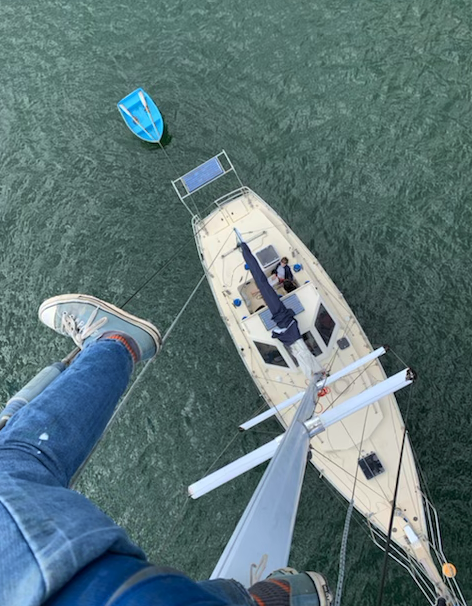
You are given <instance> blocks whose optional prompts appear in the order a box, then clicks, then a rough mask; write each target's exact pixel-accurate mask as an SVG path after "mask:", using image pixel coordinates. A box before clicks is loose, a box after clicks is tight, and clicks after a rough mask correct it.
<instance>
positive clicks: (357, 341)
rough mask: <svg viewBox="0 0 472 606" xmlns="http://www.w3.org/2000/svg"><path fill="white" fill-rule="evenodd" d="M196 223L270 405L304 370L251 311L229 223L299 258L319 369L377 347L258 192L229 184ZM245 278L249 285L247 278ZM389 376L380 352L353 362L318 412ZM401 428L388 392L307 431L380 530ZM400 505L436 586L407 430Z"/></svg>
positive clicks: (302, 320)
mask: <svg viewBox="0 0 472 606" xmlns="http://www.w3.org/2000/svg"><path fill="white" fill-rule="evenodd" d="M193 227H194V233H195V238H196V243H197V247H198V250H199V253H200V256H201V260H202V264H203V266H204V268H205V270H206V272H207V277H208V281H209V284H210V287H211V289H212V292H213V295H214V297H215V301H216V303H217V306H218V309H219V312H220V314H221V317H222V319H223V321H224V322H225V324H226V326H227V328H228V331H229V333H230V334H231V336H232V338H233V341H234V343H235V345H236V348H237V350H238V352H239V354H240V357H241V359H242V361H243V363H244V364H245V366H246V368H247V370H248V372H249V373H250V375H251V376H252V379H253V380H254V382H255V383H256V386H257V388H258V389H259V391H260V393H261V394H262V395H263V397H264V399H265V400H266V402H267V404H268V405H269V406H271V407H272V406H276V405H277V404H280V403H281V402H283V401H284V400H287V399H288V398H290V397H292V396H294V395H295V394H297V393H299V392H300V391H302V390H304V389H305V388H306V385H307V377H306V376H305V374H304V373H303V372H302V370H301V369H300V368H297V366H296V365H295V363H294V361H293V360H292V358H291V356H290V354H289V353H288V351H287V350H286V349H285V348H284V347H283V345H281V344H280V343H279V342H277V341H276V340H275V339H272V338H271V331H270V330H269V331H268V330H266V328H265V326H264V324H263V323H262V321H261V319H260V317H259V316H260V313H262V312H263V311H264V309H262V310H260V311H259V312H254V310H255V309H257V307H258V303H260V304H261V305H263V303H264V302H263V301H261V300H260V299H259V295H258V292H257V287H256V286H255V284H253V283H251V275H250V274H249V272H248V271H247V270H246V269H245V264H244V260H243V257H242V255H241V253H240V251H239V249H236V237H235V235H234V229H235V228H236V229H237V230H239V231H240V232H241V234H242V235H243V238H244V239H245V240H246V241H248V242H249V245H250V247H251V250H252V251H253V252H257V251H258V250H261V249H263V248H265V247H267V246H268V245H271V246H273V248H274V249H275V250H276V251H277V252H278V253H279V255H280V256H287V257H288V258H289V264H290V265H291V266H292V267H293V265H295V264H300V265H301V266H302V269H301V270H300V271H299V272H298V273H296V274H295V277H296V280H297V282H298V284H299V287H298V288H297V290H296V291H295V293H296V295H297V296H298V299H299V300H300V302H301V304H302V306H303V308H304V311H302V312H301V313H299V314H298V315H297V316H296V319H297V321H298V324H299V328H300V332H301V333H302V334H303V333H305V332H307V331H311V332H312V334H314V336H315V338H316V341H317V345H318V347H319V349H320V350H321V354H320V355H318V356H316V363H317V364H318V365H319V368H320V369H329V371H330V374H334V373H335V372H337V371H339V370H341V369H342V368H344V367H345V366H347V365H349V364H351V363H352V362H354V361H355V360H357V359H359V358H361V357H362V356H365V355H366V354H367V353H369V352H371V351H372V350H373V349H372V346H371V344H370V342H369V340H368V339H367V337H366V335H365V333H364V331H363V330H362V327H361V326H360V324H359V322H358V321H357V319H356V317H355V315H354V313H353V312H352V310H351V309H350V308H349V306H348V305H347V303H346V301H345V300H344V297H343V295H342V293H341V292H340V291H339V290H338V289H337V287H336V286H335V284H334V283H333V282H332V280H331V279H330V278H329V276H328V275H327V273H326V272H325V271H324V269H323V268H322V266H321V265H320V263H319V262H318V260H317V259H316V258H315V257H314V255H313V254H312V253H311V252H310V251H309V250H308V249H307V247H306V246H305V245H304V244H303V243H302V242H301V240H300V239H299V238H298V237H297V236H296V235H295V234H294V233H293V231H292V230H291V229H290V227H289V226H288V225H287V224H286V223H285V222H284V221H283V220H282V219H281V218H280V217H279V216H278V215H277V214H276V213H275V211H274V210H273V209H272V208H271V207H270V206H268V205H267V204H266V203H265V202H264V201H263V200H262V199H261V198H260V197H259V196H258V195H257V194H255V193H254V192H252V191H251V190H249V189H248V188H242V189H241V190H237V191H236V192H232V194H229V195H228V196H225V197H224V198H222V199H220V200H219V201H217V203H216V210H214V211H213V212H212V213H211V214H210V215H208V216H207V217H205V218H204V219H201V220H200V219H199V218H196V217H195V218H194V221H193ZM248 281H249V285H248V287H247V288H244V287H245V285H246V283H247V282H248ZM241 287H242V290H241ZM281 292H282V293H283V292H284V291H283V290H282V291H281ZM234 299H240V300H241V304H240V306H239V307H235V305H234V303H233V300H234ZM320 303H321V304H323V305H324V307H325V308H326V310H328V312H329V314H330V316H331V317H332V318H333V319H334V320H335V322H336V325H335V328H334V331H333V334H332V335H331V338H330V339H329V342H328V345H326V344H325V343H324V341H323V339H322V338H320V335H319V333H317V331H316V329H315V328H314V323H315V318H316V313H317V310H318V308H319V305H320ZM251 312H253V313H251ZM341 338H347V339H348V341H349V346H348V347H347V348H346V349H343V350H342V349H340V348H339V347H338V345H337V341H338V340H339V339H341ZM255 341H257V342H259V343H266V344H273V345H275V346H277V347H278V349H279V352H280V353H281V355H282V357H283V359H284V363H285V366H283V367H281V366H275V365H269V364H267V363H265V362H264V360H263V358H262V357H261V355H260V354H259V351H258V349H257V347H256V346H255V344H254V342H255ZM280 361H281V360H279V362H280ZM385 377H386V375H385V372H384V370H383V368H382V366H381V364H380V361H379V360H374V361H373V362H371V363H370V364H369V365H368V367H367V368H364V369H359V370H357V371H355V372H353V373H352V374H351V375H348V376H346V377H344V378H342V379H340V380H339V381H337V382H336V383H334V384H333V385H332V388H331V391H330V393H328V394H327V395H325V396H323V397H320V398H319V402H318V405H317V408H316V412H323V410H326V409H327V408H328V407H330V406H333V407H335V406H337V405H339V404H340V403H341V402H343V401H345V400H347V399H348V398H351V397H352V396H354V395H356V394H358V393H361V392H363V391H364V390H365V389H367V388H369V387H371V386H373V385H375V384H377V383H379V382H380V381H383V380H384V379H385ZM294 410H295V405H294V406H292V407H290V408H288V409H286V410H284V411H282V413H278V414H277V417H278V419H279V421H280V422H281V423H282V425H283V426H284V427H285V428H286V427H288V425H289V424H290V422H291V420H292V418H293V416H294ZM403 429H404V426H403V419H402V416H401V413H400V410H399V407H398V404H397V401H396V399H395V397H394V396H393V395H391V396H387V397H385V398H382V399H381V400H380V401H378V402H376V403H374V404H372V405H371V406H369V407H368V408H367V410H366V411H360V412H358V413H356V414H354V415H352V416H351V417H349V418H348V419H346V420H344V421H343V422H341V423H338V424H337V425H335V426H333V427H330V428H329V429H328V430H327V431H326V432H325V433H324V434H322V435H319V436H316V437H314V438H313V439H312V441H311V447H312V459H311V462H312V464H313V465H314V466H315V467H316V469H317V470H318V471H319V472H320V474H321V475H322V476H323V477H324V478H326V479H327V480H328V481H329V482H330V483H331V484H332V485H333V486H334V487H335V488H336V490H338V491H339V492H340V493H341V494H342V495H343V496H344V497H345V498H346V499H347V500H350V499H351V497H352V494H353V486H354V479H355V477H356V473H357V482H356V487H355V491H354V504H355V507H356V509H357V510H358V511H359V512H360V513H361V514H362V515H363V516H365V517H366V518H367V520H368V521H369V523H370V524H371V525H373V526H374V527H376V528H377V529H379V530H380V531H381V532H382V533H383V534H387V529H388V525H389V518H390V513H391V502H392V501H393V493H394V487H395V480H396V475H397V470H398V463H399V456H400V447H401V442H402V435H403ZM361 441H362V447H361V452H360V456H361V458H362V457H363V456H366V455H369V454H370V453H375V454H376V456H377V457H378V459H379V460H380V462H381V464H382V466H383V469H384V471H383V472H382V473H380V474H379V475H377V476H375V477H373V478H371V479H367V478H366V477H365V475H364V473H363V472H362V471H361V470H360V469H358V467H359V466H358V459H359V448H360V444H361ZM397 509H398V512H399V514H400V513H401V515H396V516H395V523H394V532H393V535H392V539H393V541H394V542H395V543H396V544H397V545H398V547H400V548H401V549H402V550H403V551H404V552H406V553H407V554H408V556H409V557H410V558H412V559H414V560H416V561H417V562H418V563H420V565H421V567H422V568H424V569H425V571H426V573H427V576H428V577H429V578H430V580H431V581H432V583H434V584H435V585H436V584H437V587H438V589H439V591H440V592H441V590H442V585H443V583H442V578H441V575H440V574H439V572H438V571H437V568H436V566H435V563H434V561H433V559H432V556H431V553H430V548H429V541H428V530H427V522H426V516H425V511H424V508H423V496H422V492H421V488H420V484H419V479H418V474H417V471H416V466H415V462H414V457H413V453H412V450H411V446H410V443H409V440H408V438H407V443H406V448H405V452H404V455H403V465H402V472H401V477H400V484H399V491H398V496H397Z"/></svg>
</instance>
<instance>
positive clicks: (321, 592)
mask: <svg viewBox="0 0 472 606" xmlns="http://www.w3.org/2000/svg"><path fill="white" fill-rule="evenodd" d="M249 593H250V594H251V595H252V596H253V597H255V598H256V602H257V603H258V604H267V605H270V606H330V605H331V604H332V603H333V601H334V598H333V594H332V592H331V590H330V588H329V586H328V581H327V580H326V578H325V577H324V576H323V575H322V574H320V573H319V572H298V571H297V570H295V569H294V568H280V569H279V570H275V571H274V572H273V573H272V574H270V575H269V576H268V577H267V579H265V580H264V581H260V582H259V583H256V584H255V585H253V586H252V587H250V588H249Z"/></svg>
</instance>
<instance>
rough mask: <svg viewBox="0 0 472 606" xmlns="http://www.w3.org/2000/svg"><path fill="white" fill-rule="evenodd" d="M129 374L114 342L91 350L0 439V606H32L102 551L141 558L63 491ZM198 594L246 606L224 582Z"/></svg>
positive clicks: (125, 355) (246, 599)
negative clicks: (0, 537)
mask: <svg viewBox="0 0 472 606" xmlns="http://www.w3.org/2000/svg"><path fill="white" fill-rule="evenodd" d="M132 369H133V362H132V358H131V355H130V353H129V352H128V351H127V349H126V348H125V346H124V345H123V344H122V343H120V342H118V341H116V340H107V339H103V340H99V341H96V342H94V343H92V344H90V345H89V346H88V347H86V348H85V349H84V351H82V352H81V353H80V354H79V356H78V357H77V359H76V360H75V361H74V362H73V363H72V364H71V366H70V367H69V368H68V369H67V370H65V371H64V372H63V373H62V374H61V375H60V376H59V377H58V378H57V379H56V380H55V381H54V382H53V383H52V384H51V385H50V386H49V387H47V388H46V390H45V391H44V392H43V393H41V394H40V395H39V396H38V397H37V398H35V399H34V400H33V401H32V402H30V403H29V404H28V405H26V406H25V407H24V408H23V409H21V410H20V411H19V412H18V413H16V415H14V417H13V418H12V419H11V421H10V422H9V423H8V424H7V426H6V427H5V428H4V429H3V430H2V431H1V432H0V483H1V484H0V533H1V536H2V548H3V549H2V551H3V553H2V554H1V557H0V579H2V584H1V586H0V603H2V604H4V603H5V604H6V603H8V604H9V606H29V605H31V606H37V605H39V604H41V603H42V602H43V601H44V600H46V599H47V598H48V597H49V596H51V595H52V594H55V593H56V592H57V591H58V590H59V589H60V588H61V587H64V586H65V585H66V584H67V582H68V581H70V580H71V579H72V578H73V577H74V575H75V574H76V573H78V572H79V571H80V570H81V569H83V568H84V567H85V566H87V564H89V563H90V562H92V561H94V560H95V559H96V558H98V557H100V556H101V555H102V554H104V553H105V552H112V553H118V554H121V555H127V556H133V557H136V558H139V559H142V560H144V559H145V556H144V554H143V553H142V551H141V550H140V549H139V548H138V547H136V546H135V545H134V544H133V543H132V542H131V541H130V540H129V538H128V537H127V535H126V533H125V531H124V530H123V529H121V528H120V527H119V526H117V525H116V524H114V523H113V521H112V520H111V519H110V518H108V516H106V515H105V514H104V513H103V512H101V511H100V510H98V508H96V507H95V506H94V505H93V504H92V503H91V502H90V501H88V500H87V499H86V498H85V497H83V496H82V495H80V494H78V493H77V492H75V491H72V490H69V489H68V485H69V483H70V480H71V478H72V476H73V475H74V473H75V472H76V470H77V469H78V467H79V466H80V465H81V463H82V462H83V461H84V460H85V459H86V458H87V456H88V454H89V453H90V451H91V450H92V448H93V447H94V445H95V443H96V442H97V440H98V439H99V438H100V436H101V435H102V433H103V430H104V429H105V427H106V425H107V423H108V421H109V419H110V418H111V416H112V414H113V411H114V409H115V406H116V404H117V402H118V400H119V398H120V397H121V395H122V394H123V392H124V390H125V389H126V386H127V384H128V381H129V378H130V376H131V373H132ZM5 554H8V558H5ZM204 587H205V589H206V590H207V591H209V592H210V593H212V594H214V595H216V596H218V597H223V598H224V597H226V598H227V600H228V603H231V604H250V605H252V604H253V601H252V599H251V597H250V596H249V594H248V593H247V592H246V591H245V590H244V589H243V588H242V587H241V586H239V585H238V584H236V583H234V582H232V581H222V580H219V581H215V582H213V581H205V582H204Z"/></svg>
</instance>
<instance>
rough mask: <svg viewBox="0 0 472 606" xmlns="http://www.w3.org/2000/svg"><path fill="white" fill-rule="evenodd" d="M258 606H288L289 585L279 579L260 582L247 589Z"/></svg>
mask: <svg viewBox="0 0 472 606" xmlns="http://www.w3.org/2000/svg"><path fill="white" fill-rule="evenodd" d="M249 593H250V594H251V597H252V598H253V600H254V601H255V602H256V604H257V605H258V606H290V583H287V581H281V580H280V579H267V580H266V581H260V582H259V583H256V584H255V585H253V586H252V587H250V588H249Z"/></svg>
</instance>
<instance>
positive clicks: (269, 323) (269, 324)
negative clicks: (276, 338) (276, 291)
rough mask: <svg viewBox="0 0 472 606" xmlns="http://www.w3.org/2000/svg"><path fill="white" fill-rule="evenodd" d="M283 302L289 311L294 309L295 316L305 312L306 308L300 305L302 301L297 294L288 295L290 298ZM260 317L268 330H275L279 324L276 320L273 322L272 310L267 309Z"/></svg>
mask: <svg viewBox="0 0 472 606" xmlns="http://www.w3.org/2000/svg"><path fill="white" fill-rule="evenodd" d="M282 301H283V304H284V305H285V307H288V308H289V309H293V311H294V312H295V315H297V314H299V313H301V312H302V311H305V308H304V307H303V305H302V304H301V303H300V299H299V298H298V297H297V295H296V294H295V293H294V294H291V295H288V297H287V298H286V299H282ZM259 317H260V319H261V320H262V321H263V323H264V326H265V327H266V330H273V329H274V328H275V327H276V326H277V324H276V323H275V322H274V320H272V313H271V311H270V309H266V310H265V311H263V312H262V313H261V314H260V315H259Z"/></svg>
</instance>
